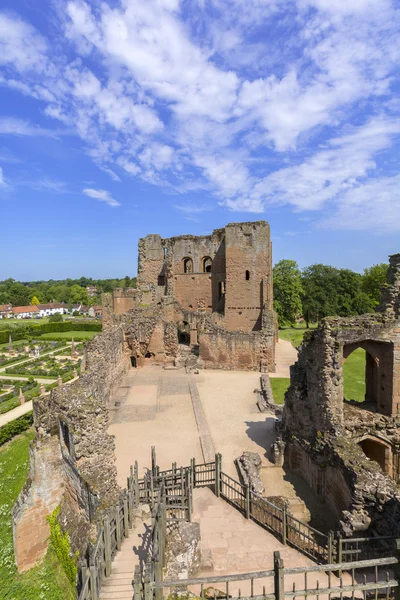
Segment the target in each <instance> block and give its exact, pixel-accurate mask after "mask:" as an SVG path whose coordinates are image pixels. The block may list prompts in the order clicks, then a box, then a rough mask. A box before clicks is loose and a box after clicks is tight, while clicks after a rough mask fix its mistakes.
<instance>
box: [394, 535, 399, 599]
mask: <svg viewBox="0 0 400 600" xmlns="http://www.w3.org/2000/svg"><path fill="white" fill-rule="evenodd" d="M396 557H397V560H398V562H397V564H396V565H394V569H393V571H394V578H395V579H396V581H397V586H396V587H395V588H394V598H395V600H400V539H397V540H396Z"/></svg>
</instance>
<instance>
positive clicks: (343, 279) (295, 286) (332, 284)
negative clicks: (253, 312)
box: [273, 260, 388, 327]
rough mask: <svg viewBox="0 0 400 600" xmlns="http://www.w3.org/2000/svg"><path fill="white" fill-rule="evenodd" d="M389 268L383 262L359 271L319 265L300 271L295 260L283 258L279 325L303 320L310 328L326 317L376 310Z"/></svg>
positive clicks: (278, 275)
mask: <svg viewBox="0 0 400 600" xmlns="http://www.w3.org/2000/svg"><path fill="white" fill-rule="evenodd" d="M387 268H388V265H387V264H385V263H381V264H378V265H373V266H372V267H369V268H368V269H364V272H363V273H355V272H354V271H351V270H350V269H337V268H335V267H331V266H328V265H321V264H317V265H311V266H310V267H306V268H305V269H303V270H300V269H299V267H298V265H297V263H296V261H294V260H281V261H279V262H278V263H277V264H276V265H275V267H274V269H273V281H274V308H275V310H276V312H277V314H278V324H279V327H287V326H290V325H294V324H295V323H296V322H297V321H299V320H300V319H304V321H305V322H306V325H307V327H308V326H309V324H310V323H315V322H318V321H320V320H321V319H322V318H324V317H329V316H334V315H337V316H340V317H350V316H353V315H361V314H364V313H369V312H374V310H375V309H376V307H377V306H378V304H379V300H380V290H381V287H382V285H384V283H385V282H386V271H387Z"/></svg>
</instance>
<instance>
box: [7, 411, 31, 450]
mask: <svg viewBox="0 0 400 600" xmlns="http://www.w3.org/2000/svg"><path fill="white" fill-rule="evenodd" d="M32 424H33V411H30V412H28V413H26V415H22V417H19V418H18V419H14V421H10V422H9V423H7V424H6V425H3V427H0V446H2V445H3V444H5V443H6V442H9V441H10V440H11V439H12V438H13V437H15V436H16V435H18V434H19V433H22V432H23V431H26V430H27V429H29V427H31V425H32Z"/></svg>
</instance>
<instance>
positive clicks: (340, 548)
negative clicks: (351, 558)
mask: <svg viewBox="0 0 400 600" xmlns="http://www.w3.org/2000/svg"><path fill="white" fill-rule="evenodd" d="M337 541H338V556H337V561H338V563H339V564H340V563H342V562H343V540H342V536H341V535H340V533H339V534H338V539H337Z"/></svg>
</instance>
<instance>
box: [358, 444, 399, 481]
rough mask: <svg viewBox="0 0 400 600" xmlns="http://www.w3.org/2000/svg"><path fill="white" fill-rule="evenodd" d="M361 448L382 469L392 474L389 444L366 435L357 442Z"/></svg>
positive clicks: (387, 473)
mask: <svg viewBox="0 0 400 600" xmlns="http://www.w3.org/2000/svg"><path fill="white" fill-rule="evenodd" d="M358 445H359V446H360V448H361V450H362V451H363V452H364V454H365V456H367V457H368V458H369V459H370V460H373V461H375V462H376V463H378V465H379V466H380V468H381V469H382V471H383V472H384V473H385V474H386V475H389V476H390V477H392V476H393V466H392V465H393V459H392V449H391V447H390V444H388V443H385V442H384V441H382V440H379V439H377V438H372V437H366V438H364V439H362V440H360V441H359V442H358Z"/></svg>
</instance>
